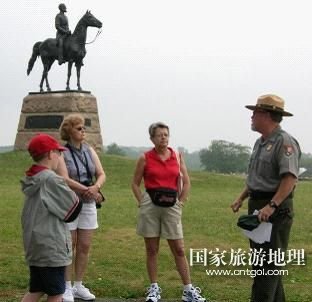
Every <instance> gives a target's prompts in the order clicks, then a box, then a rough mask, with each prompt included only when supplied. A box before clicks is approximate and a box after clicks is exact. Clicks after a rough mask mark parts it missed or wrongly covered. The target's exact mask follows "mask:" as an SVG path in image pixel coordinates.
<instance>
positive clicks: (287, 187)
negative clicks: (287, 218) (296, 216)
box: [258, 173, 297, 221]
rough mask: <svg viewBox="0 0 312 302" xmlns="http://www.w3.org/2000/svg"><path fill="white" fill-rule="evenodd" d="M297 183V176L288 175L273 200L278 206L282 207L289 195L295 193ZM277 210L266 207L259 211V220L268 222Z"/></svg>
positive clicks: (284, 177) (283, 179)
mask: <svg viewBox="0 0 312 302" xmlns="http://www.w3.org/2000/svg"><path fill="white" fill-rule="evenodd" d="M296 182H297V178H296V176H295V175H293V174H291V173H286V174H285V175H284V176H283V178H282V180H281V182H280V185H279V187H278V189H277V191H276V193H275V195H274V196H273V198H272V200H273V201H274V203H275V204H276V205H277V206H280V205H281V204H282V203H283V201H284V200H285V199H286V198H287V197H288V195H289V194H290V193H291V192H292V191H293V189H294V187H295V185H296ZM274 211H275V209H274V208H272V207H270V206H269V205H266V206H265V207H263V208H262V209H261V210H260V211H259V215H258V217H259V220H260V221H268V219H269V217H270V216H271V215H272V214H273V213H274Z"/></svg>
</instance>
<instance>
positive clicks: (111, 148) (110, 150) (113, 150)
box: [106, 143, 126, 156]
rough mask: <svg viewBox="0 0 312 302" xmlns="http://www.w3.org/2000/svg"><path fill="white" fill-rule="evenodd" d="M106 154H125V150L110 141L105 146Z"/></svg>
mask: <svg viewBox="0 0 312 302" xmlns="http://www.w3.org/2000/svg"><path fill="white" fill-rule="evenodd" d="M106 154H113V155H119V156H126V152H125V151H124V150H123V149H122V148H121V147H119V146H118V145H117V144H116V143H112V144H110V145H108V146H107V148H106Z"/></svg>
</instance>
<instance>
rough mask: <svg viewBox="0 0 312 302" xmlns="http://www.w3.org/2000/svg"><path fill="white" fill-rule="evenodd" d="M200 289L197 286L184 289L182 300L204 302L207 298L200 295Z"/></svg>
mask: <svg viewBox="0 0 312 302" xmlns="http://www.w3.org/2000/svg"><path fill="white" fill-rule="evenodd" d="M200 293H201V289H200V288H199V287H192V288H191V289H190V290H184V291H183V295H182V301H184V302H206V301H207V300H206V299H205V298H204V297H202V296H201V295H200Z"/></svg>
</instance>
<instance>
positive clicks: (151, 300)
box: [145, 286, 161, 302]
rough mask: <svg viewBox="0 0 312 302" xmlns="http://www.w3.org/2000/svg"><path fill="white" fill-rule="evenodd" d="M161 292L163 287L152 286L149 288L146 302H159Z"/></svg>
mask: <svg viewBox="0 0 312 302" xmlns="http://www.w3.org/2000/svg"><path fill="white" fill-rule="evenodd" d="M160 293H161V288H160V287H158V286H150V287H149V288H148V289H147V292H146V294H147V296H146V299H145V301H146V302H157V301H158V300H159V299H160V298H161V297H160Z"/></svg>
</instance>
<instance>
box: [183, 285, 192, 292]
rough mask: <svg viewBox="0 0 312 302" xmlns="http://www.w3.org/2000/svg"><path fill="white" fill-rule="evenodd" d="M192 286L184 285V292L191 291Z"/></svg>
mask: <svg viewBox="0 0 312 302" xmlns="http://www.w3.org/2000/svg"><path fill="white" fill-rule="evenodd" d="M192 287H193V286H192V284H191V283H190V284H186V285H184V290H185V291H189V290H191V289H192Z"/></svg>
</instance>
